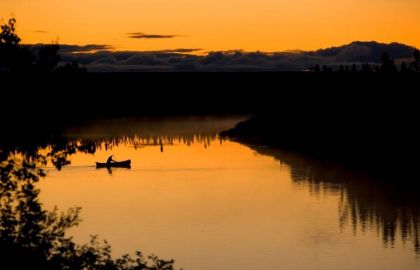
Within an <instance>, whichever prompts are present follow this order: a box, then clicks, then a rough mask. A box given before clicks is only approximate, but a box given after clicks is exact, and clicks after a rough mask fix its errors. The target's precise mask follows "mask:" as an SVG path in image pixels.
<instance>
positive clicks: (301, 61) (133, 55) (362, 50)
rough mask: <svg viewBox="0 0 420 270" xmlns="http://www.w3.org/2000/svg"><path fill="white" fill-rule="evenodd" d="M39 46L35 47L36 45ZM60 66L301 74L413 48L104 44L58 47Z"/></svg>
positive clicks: (399, 55) (402, 54)
mask: <svg viewBox="0 0 420 270" xmlns="http://www.w3.org/2000/svg"><path fill="white" fill-rule="evenodd" d="M38 46H39V45H38ZM60 46H61V48H62V49H61V51H60V53H61V56H62V57H61V58H62V62H63V63H62V64H65V63H71V62H72V61H74V60H77V61H79V62H80V63H81V64H83V65H85V66H86V67H87V68H88V70H89V71H92V72H131V71H303V70H307V69H308V68H309V67H313V66H314V65H316V64H319V65H330V66H332V67H335V68H338V66H339V65H351V64H358V65H360V64H363V63H366V62H368V63H371V64H379V63H380V61H381V55H382V53H383V52H388V53H389V54H390V56H391V57H392V58H395V59H408V58H410V59H411V58H412V54H413V51H414V48H413V47H410V46H406V45H403V44H397V43H392V44H381V43H376V42H353V43H351V44H348V45H345V46H341V47H333V48H328V49H323V50H318V51H288V52H275V53H264V52H244V51H240V50H238V51H219V52H208V53H205V54H200V55H195V54H194V53H195V52H197V51H200V49H195V48H180V49H170V50H161V51H112V50H111V49H112V47H110V46H107V45H86V46H76V45H60Z"/></svg>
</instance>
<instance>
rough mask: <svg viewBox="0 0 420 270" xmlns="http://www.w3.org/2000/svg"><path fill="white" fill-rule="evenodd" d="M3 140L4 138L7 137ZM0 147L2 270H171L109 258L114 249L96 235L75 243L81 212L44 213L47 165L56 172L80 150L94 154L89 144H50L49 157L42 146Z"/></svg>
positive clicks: (153, 259) (167, 265) (149, 261)
mask: <svg viewBox="0 0 420 270" xmlns="http://www.w3.org/2000/svg"><path fill="white" fill-rule="evenodd" d="M3 139H4V138H3ZM4 142H5V141H2V143H0V258H1V260H0V268H2V269H3V267H9V268H8V269H22V270H25V269H31V270H49V269H50V270H61V269H69V270H70V269H71V270H77V269H80V270H81V269H89V270H96V269H101V270H105V269H106V270H134V269H136V270H143V269H144V270H172V269H174V266H173V264H174V261H173V260H162V259H160V258H159V257H157V256H148V257H145V256H143V254H142V253H141V252H136V253H135V256H134V257H132V256H130V255H124V256H122V257H120V258H118V259H114V258H112V256H111V246H110V245H109V244H108V243H107V242H106V241H104V242H103V243H101V242H100V241H99V240H98V238H97V237H96V236H93V237H92V239H91V241H90V243H88V244H85V245H79V244H76V243H75V242H74V241H73V239H72V238H71V237H70V236H68V235H67V234H66V232H67V230H68V229H70V228H73V227H75V226H77V225H78V224H79V222H80V218H79V214H80V210H81V209H80V208H73V209H69V210H67V211H66V212H59V211H58V209H54V210H52V211H47V210H45V209H43V207H42V204H41V203H40V201H39V198H38V195H39V193H40V190H39V189H38V188H37V182H38V181H39V179H40V177H44V176H45V171H44V169H43V167H44V166H45V165H46V164H47V162H52V163H53V164H54V165H55V166H56V168H57V169H60V168H61V167H62V166H65V165H66V164H68V163H69V162H68V160H67V157H68V156H69V155H71V154H72V153H75V152H76V151H82V152H86V153H92V151H93V152H94V151H95V148H94V146H93V145H92V144H90V143H64V141H63V140H56V141H55V142H53V143H51V144H50V145H51V150H50V151H48V153H47V154H40V152H39V151H38V150H39V148H38V147H39V146H31V147H28V145H27V146H25V145H24V144H23V145H20V146H18V145H13V144H10V143H7V142H6V144H3V143H4Z"/></svg>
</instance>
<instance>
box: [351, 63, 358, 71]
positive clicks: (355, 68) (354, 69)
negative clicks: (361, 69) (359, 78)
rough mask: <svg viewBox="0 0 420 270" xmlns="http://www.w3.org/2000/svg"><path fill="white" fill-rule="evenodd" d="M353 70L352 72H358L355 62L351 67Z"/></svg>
mask: <svg viewBox="0 0 420 270" xmlns="http://www.w3.org/2000/svg"><path fill="white" fill-rule="evenodd" d="M351 72H352V73H356V72H357V66H356V64H353V65H352V67H351Z"/></svg>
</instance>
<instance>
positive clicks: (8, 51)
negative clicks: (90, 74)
mask: <svg viewBox="0 0 420 270" xmlns="http://www.w3.org/2000/svg"><path fill="white" fill-rule="evenodd" d="M59 50H60V45H59V44H51V45H45V46H43V47H41V48H40V49H39V50H38V51H37V52H34V51H33V50H31V48H30V47H29V46H25V45H22V44H21V39H20V37H19V36H18V35H17V34H16V19H14V18H11V19H9V21H8V23H7V24H4V25H1V32H0V72H86V68H84V67H81V66H80V65H79V64H78V63H77V62H73V63H67V64H65V65H62V66H59V63H60V60H61V58H60V55H59Z"/></svg>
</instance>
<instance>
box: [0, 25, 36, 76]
mask: <svg viewBox="0 0 420 270" xmlns="http://www.w3.org/2000/svg"><path fill="white" fill-rule="evenodd" d="M20 41H21V39H20V38H19V36H18V35H17V34H16V20H15V19H13V18H12V19H10V20H9V21H8V23H7V24H5V25H2V26H1V32H0V72H2V71H3V72H14V71H27V70H29V69H30V68H31V65H32V61H33V58H34V57H33V55H32V53H31V52H30V51H29V50H28V49H27V48H25V47H22V46H21V45H20Z"/></svg>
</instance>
